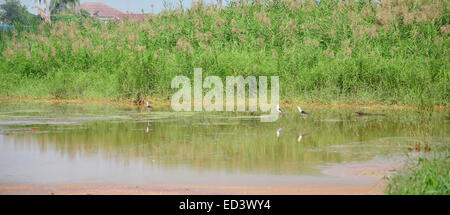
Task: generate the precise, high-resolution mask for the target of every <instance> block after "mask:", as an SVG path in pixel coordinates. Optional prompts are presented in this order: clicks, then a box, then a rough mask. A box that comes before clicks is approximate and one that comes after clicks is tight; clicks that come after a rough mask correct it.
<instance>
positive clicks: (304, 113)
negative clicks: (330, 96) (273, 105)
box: [297, 106, 308, 115]
mask: <svg viewBox="0 0 450 215" xmlns="http://www.w3.org/2000/svg"><path fill="white" fill-rule="evenodd" d="M297 109H298V111H299V112H300V113H301V114H302V115H306V114H308V113H306V112H305V111H303V110H302V109H301V108H300V107H299V106H297Z"/></svg>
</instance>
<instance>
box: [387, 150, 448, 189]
mask: <svg viewBox="0 0 450 215" xmlns="http://www.w3.org/2000/svg"><path fill="white" fill-rule="evenodd" d="M385 192H386V193H387V194H394V195H405V194H406V195H430V194H441V195H442V194H444V195H449V194H450V156H449V155H448V154H447V155H446V156H442V155H441V156H434V157H431V158H418V159H416V160H415V161H414V162H412V163H410V164H409V165H408V166H407V167H406V168H405V169H404V170H402V171H400V172H399V173H397V174H395V175H394V177H393V178H392V179H390V180H389V183H388V185H387V187H386V191H385Z"/></svg>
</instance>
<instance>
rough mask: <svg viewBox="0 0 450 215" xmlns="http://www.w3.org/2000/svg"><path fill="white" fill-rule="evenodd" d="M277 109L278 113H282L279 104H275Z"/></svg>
mask: <svg viewBox="0 0 450 215" xmlns="http://www.w3.org/2000/svg"><path fill="white" fill-rule="evenodd" d="M277 111H278V113H284V111H283V110H281V108H280V105H277Z"/></svg>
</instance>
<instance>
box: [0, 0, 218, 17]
mask: <svg viewBox="0 0 450 215" xmlns="http://www.w3.org/2000/svg"><path fill="white" fill-rule="evenodd" d="M192 1H193V0H182V2H183V6H184V7H185V8H189V7H190V6H191V4H192ZM194 1H195V0H194ZM0 2H3V1H1V0H0ZM21 2H22V4H24V5H26V6H27V8H28V11H30V13H33V14H36V10H34V9H32V7H33V6H36V3H35V0H21ZM84 2H102V3H105V4H107V5H109V6H111V7H113V8H116V9H119V10H121V11H123V12H127V11H128V12H130V13H141V12H142V10H144V12H145V13H159V12H160V11H161V10H163V9H164V1H163V0H127V1H124V0H80V3H81V4H83V3H84ZM166 2H169V3H172V5H178V4H179V2H180V0H167V1H166ZM204 2H206V3H210V2H214V3H215V2H216V0H204ZM223 2H224V4H225V2H226V0H225V1H223ZM151 5H153V9H152V8H151Z"/></svg>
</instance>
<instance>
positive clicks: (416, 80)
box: [0, 0, 450, 105]
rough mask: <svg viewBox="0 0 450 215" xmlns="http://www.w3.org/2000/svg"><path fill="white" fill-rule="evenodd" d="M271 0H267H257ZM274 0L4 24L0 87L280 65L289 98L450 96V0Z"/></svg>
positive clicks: (44, 91)
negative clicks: (134, 16) (140, 15)
mask: <svg viewBox="0 0 450 215" xmlns="http://www.w3.org/2000/svg"><path fill="white" fill-rule="evenodd" d="M254 2H260V1H254ZM304 2H305V3H298V2H297V1H268V2H267V3H265V4H259V3H249V4H248V5H246V6H242V5H239V4H236V3H234V4H232V5H230V6H229V7H226V8H222V9H219V8H216V7H214V6H201V5H199V6H198V7H194V8H193V9H191V10H189V11H180V10H171V11H166V12H164V13H161V14H158V15H155V16H152V17H148V18H147V19H146V20H144V21H142V22H125V23H122V24H114V23H101V22H98V21H95V20H90V19H87V20H85V19H80V20H78V21H77V20H75V21H73V20H72V21H70V22H69V21H66V22H62V21H60V22H54V23H53V25H52V26H47V25H44V24H42V25H40V26H36V27H33V28H31V29H28V30H27V29H25V30H20V29H18V31H17V32H16V33H5V32H2V33H0V34H1V35H0V38H1V41H0V53H2V54H1V56H0V58H1V59H0V89H1V91H0V97H18V96H20V97H27V98H62V99H74V98H81V99H108V100H124V99H125V100H128V99H130V100H142V99H144V98H145V97H148V96H154V97H159V98H169V97H170V96H171V95H172V93H173V92H174V90H172V89H170V83H171V80H172V78H173V77H175V76H178V75H185V76H188V77H192V74H193V68H196V67H201V68H203V75H204V76H208V75H217V76H219V77H222V78H223V80H225V76H230V75H232V76H234V75H242V76H250V75H254V76H260V75H265V76H280V87H281V89H280V96H281V99H283V100H296V101H299V100H301V101H315V102H336V101H338V102H340V101H343V102H372V101H375V102H381V103H386V104H396V103H400V104H413V105H448V104H449V102H450V101H449V97H450V85H449V84H448V83H449V81H450V80H449V79H450V74H449V73H450V72H449V71H450V69H449V68H450V61H449V60H448V59H450V56H449V54H450V39H449V35H450V25H449V24H450V19H449V12H448V10H449V8H448V5H449V2H448V1H436V0H426V1H419V0H405V1H398V2H401V3H392V4H382V5H376V4H371V3H367V1H357V2H354V1H348V2H345V3H342V2H341V3H340V2H339V1H330V0H328V1H326V0H324V1H320V3H318V4H317V3H315V1H304Z"/></svg>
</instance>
